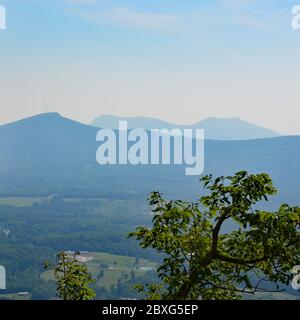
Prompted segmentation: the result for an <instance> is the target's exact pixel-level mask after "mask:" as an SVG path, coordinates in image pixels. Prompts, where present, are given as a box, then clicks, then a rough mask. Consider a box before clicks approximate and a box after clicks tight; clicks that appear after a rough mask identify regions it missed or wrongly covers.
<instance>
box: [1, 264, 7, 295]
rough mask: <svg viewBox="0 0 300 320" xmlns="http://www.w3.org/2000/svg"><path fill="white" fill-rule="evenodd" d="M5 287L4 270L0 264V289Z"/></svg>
mask: <svg viewBox="0 0 300 320" xmlns="http://www.w3.org/2000/svg"><path fill="white" fill-rule="evenodd" d="M5 289H6V271H5V268H4V267H3V266H0V290H5Z"/></svg>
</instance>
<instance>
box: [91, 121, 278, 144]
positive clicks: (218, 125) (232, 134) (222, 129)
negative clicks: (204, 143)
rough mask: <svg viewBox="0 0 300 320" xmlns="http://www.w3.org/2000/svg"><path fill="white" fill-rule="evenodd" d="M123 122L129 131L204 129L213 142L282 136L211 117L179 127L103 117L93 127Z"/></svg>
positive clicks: (107, 126) (255, 127) (242, 122)
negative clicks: (137, 129) (136, 129)
mask: <svg viewBox="0 0 300 320" xmlns="http://www.w3.org/2000/svg"><path fill="white" fill-rule="evenodd" d="M121 120H126V121H127V123H128V128H129V129H135V128H142V129H145V130H150V129H168V130H172V129H174V128H179V129H194V130H195V129H204V131H205V137H206V139H212V140H251V139H263V138H272V137H279V136H282V134H280V133H278V132H275V131H274V130H271V129H267V128H264V127H262V126H259V125H256V124H253V123H250V122H247V121H244V120H242V119H240V118H238V117H230V118H218V117H209V118H206V119H203V120H201V121H198V122H196V123H194V124H190V125H179V124H175V123H171V122H168V121H164V120H161V119H157V118H152V117H118V116H114V115H102V116H100V117H97V118H95V119H94V120H93V121H92V123H91V125H92V126H94V127H98V128H110V129H118V124H119V121H121Z"/></svg>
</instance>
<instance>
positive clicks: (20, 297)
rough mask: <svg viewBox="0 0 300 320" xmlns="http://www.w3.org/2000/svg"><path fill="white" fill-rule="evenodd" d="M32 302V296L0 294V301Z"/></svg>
mask: <svg viewBox="0 0 300 320" xmlns="http://www.w3.org/2000/svg"><path fill="white" fill-rule="evenodd" d="M1 299H3V300H30V299H31V294H26V295H19V294H17V293H10V294H0V300H1Z"/></svg>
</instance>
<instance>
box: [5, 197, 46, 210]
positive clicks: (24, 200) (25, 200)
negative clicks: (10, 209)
mask: <svg viewBox="0 0 300 320" xmlns="http://www.w3.org/2000/svg"><path fill="white" fill-rule="evenodd" d="M50 199H51V197H43V198H30V197H7V198H0V206H1V205H7V206H15V207H18V208H20V207H32V205H33V204H34V203H42V202H49V201H50Z"/></svg>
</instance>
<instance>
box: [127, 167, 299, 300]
mask: <svg viewBox="0 0 300 320" xmlns="http://www.w3.org/2000/svg"><path fill="white" fill-rule="evenodd" d="M201 181H202V182H203V184H204V188H205V189H206V190H207V191H208V192H207V193H206V194H205V195H204V196H202V197H201V198H200V200H199V201H198V202H196V203H190V202H184V201H180V200H177V201H166V200H165V199H163V197H162V195H161V194H160V193H159V192H153V193H152V194H151V196H150V198H149V203H150V205H151V207H152V211H153V213H154V216H153V226H152V228H147V227H140V228H137V229H136V231H135V232H132V233H130V234H129V236H130V237H135V238H136V239H137V240H138V241H139V242H140V245H141V246H142V247H143V248H153V249H155V250H156V251H157V252H158V253H160V254H162V255H163V257H164V260H163V263H162V264H161V265H160V267H159V268H158V275H159V277H160V278H161V279H162V281H163V285H161V286H158V285H153V284H151V285H148V286H145V285H140V286H138V287H137V288H138V290H139V291H140V292H144V293H145V294H146V296H147V298H148V299H198V298H200V299H238V298H240V297H241V294H242V293H252V294H254V293H255V292H270V291H280V290H281V289H280V287H279V285H280V284H285V285H288V284H289V282H290V281H291V277H292V275H291V272H290V270H291V268H292V267H293V266H294V265H297V264H299V261H300V235H299V226H300V209H299V208H298V207H290V206H289V205H287V204H283V205H281V206H280V208H279V210H278V211H276V212H266V211H260V210H255V209H254V206H255V205H257V204H258V203H259V202H260V201H262V200H266V201H267V200H268V196H270V195H274V194H275V193H276V189H275V188H274V187H273V184H272V181H271V179H270V177H269V176H268V175H267V174H252V175H250V174H248V173H247V172H245V171H241V172H238V173H236V174H235V175H234V176H227V177H224V176H221V177H219V178H217V179H213V177H212V175H209V176H205V177H204V178H202V179H201ZM230 221H231V222H232V221H233V222H234V223H235V226H236V228H235V229H234V230H233V231H231V232H229V233H225V232H223V227H224V225H226V223H228V222H230ZM270 282H271V283H273V284H274V285H275V289H272V288H270V286H269V285H267V284H270Z"/></svg>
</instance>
